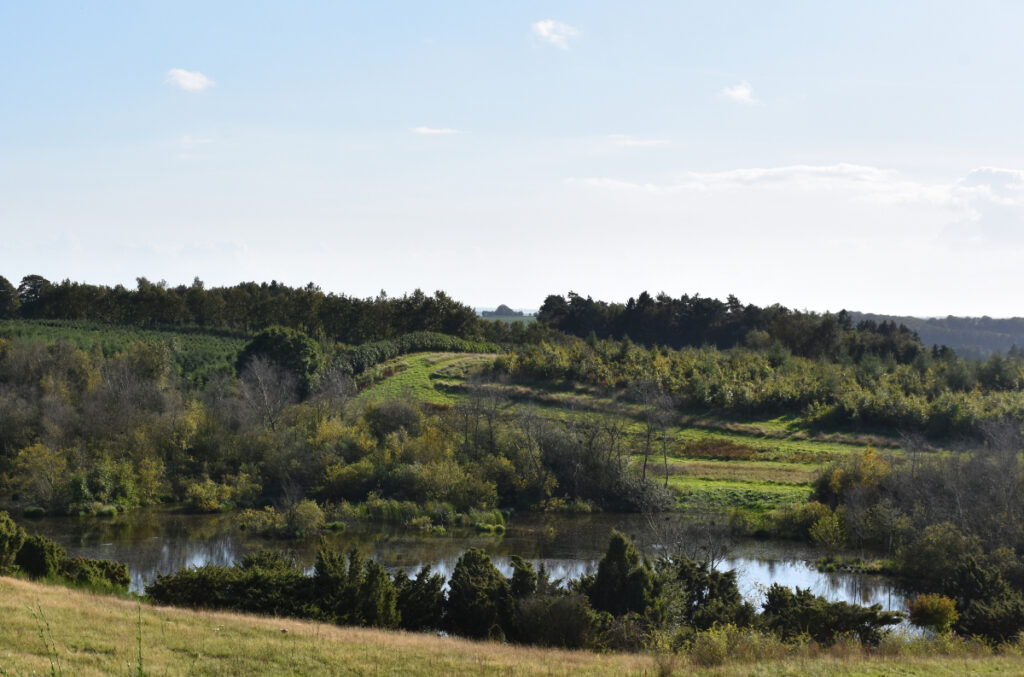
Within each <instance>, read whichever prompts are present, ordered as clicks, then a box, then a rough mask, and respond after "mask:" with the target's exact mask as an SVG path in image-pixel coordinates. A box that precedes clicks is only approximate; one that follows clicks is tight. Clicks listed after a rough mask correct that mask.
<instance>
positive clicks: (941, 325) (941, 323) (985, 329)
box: [850, 312, 1024, 358]
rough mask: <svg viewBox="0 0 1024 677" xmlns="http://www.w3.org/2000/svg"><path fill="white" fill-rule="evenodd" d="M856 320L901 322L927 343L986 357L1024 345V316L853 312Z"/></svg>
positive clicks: (965, 353) (963, 354) (967, 354)
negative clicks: (1001, 317)
mask: <svg viewBox="0 0 1024 677" xmlns="http://www.w3.org/2000/svg"><path fill="white" fill-rule="evenodd" d="M850 316H851V318H852V319H853V321H854V323H857V322H860V321H861V320H874V321H875V322H882V321H887V322H897V323H902V324H905V325H906V326H907V327H909V328H910V329H913V330H914V331H916V332H917V334H918V336H920V337H921V342H922V343H923V344H925V345H926V346H931V345H946V346H949V347H950V348H952V349H953V350H955V351H956V353H957V355H959V356H961V357H969V358H984V357H988V356H989V355H991V354H992V353H995V352H999V353H1003V354H1004V355H1005V354H1006V353H1007V352H1008V351H1009V350H1010V348H1012V347H1013V346H1017V347H1018V348H1024V317H1012V318H1008V319H993V318H991V317H953V316H952V315H950V316H949V317H941V318H940V317H933V318H927V319H926V318H920V317H903V316H898V315H876V314H874V313H857V312H851V313H850Z"/></svg>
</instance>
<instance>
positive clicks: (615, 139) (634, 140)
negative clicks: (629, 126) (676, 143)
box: [608, 134, 672, 148]
mask: <svg viewBox="0 0 1024 677" xmlns="http://www.w3.org/2000/svg"><path fill="white" fill-rule="evenodd" d="M608 140H609V141H611V142H612V143H614V144H615V145H616V146H625V147H627V148H649V147H651V146H668V145H671V143H672V142H671V141H669V140H668V139H642V138H638V137H635V136H630V135H629V134H609V135H608Z"/></svg>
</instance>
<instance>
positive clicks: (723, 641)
mask: <svg viewBox="0 0 1024 677" xmlns="http://www.w3.org/2000/svg"><path fill="white" fill-rule="evenodd" d="M728 655H729V638H728V635H727V633H726V631H725V629H724V628H718V627H715V628H709V629H707V630H704V631H702V632H698V633H697V636H696V637H695V638H694V640H693V646H692V647H691V648H690V658H692V659H693V662H694V663H696V664H697V665H699V666H701V667H703V668H711V667H714V666H716V665H721V664H722V663H724V662H725V659H726V657H727V656H728Z"/></svg>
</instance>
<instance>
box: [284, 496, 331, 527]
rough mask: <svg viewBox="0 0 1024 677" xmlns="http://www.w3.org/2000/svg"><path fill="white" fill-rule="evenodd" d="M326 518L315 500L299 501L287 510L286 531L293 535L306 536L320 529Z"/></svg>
mask: <svg viewBox="0 0 1024 677" xmlns="http://www.w3.org/2000/svg"><path fill="white" fill-rule="evenodd" d="M325 522H326V518H325V517H324V511H323V510H322V509H321V508H320V506H319V505H317V503H316V501H311V500H309V499H306V500H303V501H300V502H299V503H297V504H296V505H295V506H294V507H292V509H291V510H289V511H288V531H289V533H290V534H291V535H293V536H308V535H310V534H315V533H316V532H318V531H320V529H321V528H322V527H323V526H324V523H325Z"/></svg>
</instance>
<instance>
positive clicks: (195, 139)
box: [178, 134, 213, 148]
mask: <svg viewBox="0 0 1024 677" xmlns="http://www.w3.org/2000/svg"><path fill="white" fill-rule="evenodd" d="M178 141H179V143H181V145H182V146H185V147H186V148H191V147H192V146H202V145H205V144H208V143H213V139H208V138H205V137H202V136H193V135H191V134H182V135H181V138H180V139H178Z"/></svg>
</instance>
